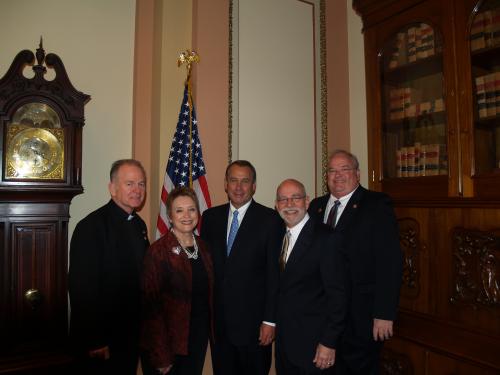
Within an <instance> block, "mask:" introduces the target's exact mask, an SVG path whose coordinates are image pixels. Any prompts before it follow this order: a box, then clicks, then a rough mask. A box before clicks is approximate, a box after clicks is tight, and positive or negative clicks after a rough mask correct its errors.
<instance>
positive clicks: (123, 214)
mask: <svg viewBox="0 0 500 375" xmlns="http://www.w3.org/2000/svg"><path fill="white" fill-rule="evenodd" d="M109 204H110V206H111V208H112V212H113V213H114V214H115V215H116V216H118V217H119V218H120V219H123V220H126V221H128V220H132V219H133V218H134V217H135V215H136V212H135V210H134V211H132V212H131V213H130V214H129V213H128V212H127V211H125V210H124V209H123V208H121V207H120V206H118V205H117V204H116V203H115V201H114V200H113V199H110V200H109ZM129 217H130V218H129Z"/></svg>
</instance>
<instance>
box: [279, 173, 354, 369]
mask: <svg viewBox="0 0 500 375" xmlns="http://www.w3.org/2000/svg"><path fill="white" fill-rule="evenodd" d="M308 205H309V197H308V196H306V191H305V188H304V185H303V184H302V183H300V182H299V181H297V180H293V179H289V180H285V181H283V182H282V183H281V184H280V185H279V187H278V190H277V192H276V208H277V210H278V211H279V213H280V215H281V217H282V218H283V220H284V221H285V224H286V232H285V231H283V232H284V236H283V244H282V250H281V254H280V262H279V263H280V269H281V272H280V284H279V285H280V286H279V297H278V307H277V309H278V312H277V319H276V371H277V374H278V375H308V374H311V375H312V374H320V373H322V374H323V373H327V372H328V371H324V370H327V369H331V368H332V366H333V364H334V363H335V348H336V347H337V344H338V340H339V336H340V334H341V332H342V329H343V323H344V322H343V321H344V315H345V308H346V295H345V284H346V282H345V279H344V270H345V265H344V258H343V254H342V251H341V249H340V243H339V240H338V235H336V234H335V233H333V231H332V230H331V228H329V227H328V226H326V225H324V224H323V223H321V221H319V222H316V221H315V220H314V219H312V218H309V215H308V214H307V207H308Z"/></svg>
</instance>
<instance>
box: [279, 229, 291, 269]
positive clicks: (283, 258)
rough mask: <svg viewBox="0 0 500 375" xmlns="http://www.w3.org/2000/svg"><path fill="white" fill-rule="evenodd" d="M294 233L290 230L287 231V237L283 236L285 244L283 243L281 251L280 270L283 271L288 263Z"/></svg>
mask: <svg viewBox="0 0 500 375" xmlns="http://www.w3.org/2000/svg"><path fill="white" fill-rule="evenodd" d="M291 235H292V234H291V233H290V231H289V230H287V231H286V233H285V237H283V244H282V245H281V253H280V270H281V271H282V272H283V271H284V270H285V265H286V257H287V255H288V245H289V244H290V236H291Z"/></svg>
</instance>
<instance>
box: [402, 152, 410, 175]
mask: <svg viewBox="0 0 500 375" xmlns="http://www.w3.org/2000/svg"><path fill="white" fill-rule="evenodd" d="M401 177H408V153H407V148H406V147H401Z"/></svg>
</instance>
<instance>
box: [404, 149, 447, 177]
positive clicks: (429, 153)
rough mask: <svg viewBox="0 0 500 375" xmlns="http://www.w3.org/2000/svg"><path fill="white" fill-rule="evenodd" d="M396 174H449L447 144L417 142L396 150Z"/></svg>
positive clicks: (405, 175) (414, 175) (407, 175)
mask: <svg viewBox="0 0 500 375" xmlns="http://www.w3.org/2000/svg"><path fill="white" fill-rule="evenodd" d="M395 155H396V160H395V165H396V176H397V177H421V176H438V175H446V174H448V155H447V151H446V144H443V143H430V144H421V143H420V142H415V143H414V145H412V146H406V147H401V148H400V149H398V150H396V153H395Z"/></svg>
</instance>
